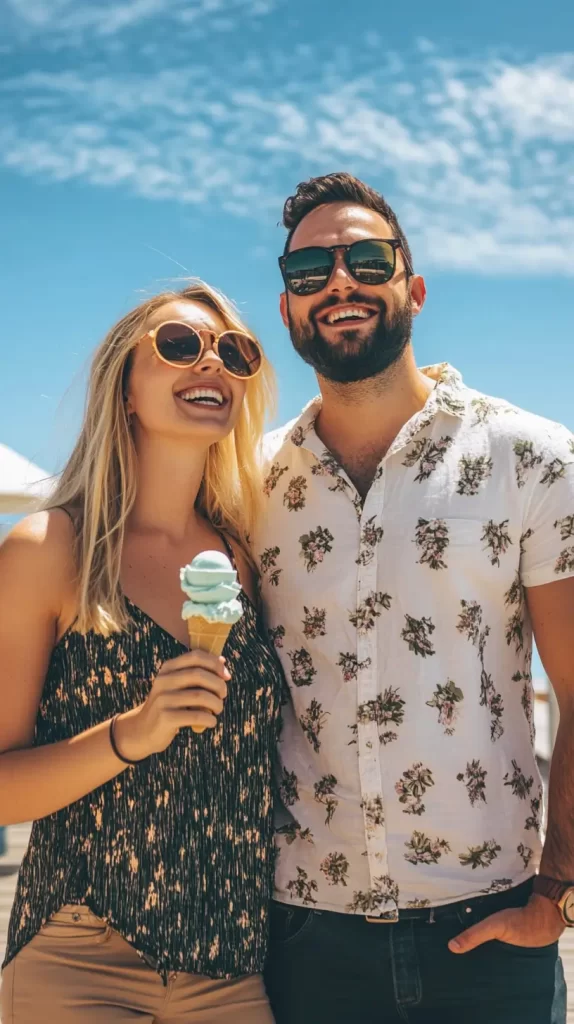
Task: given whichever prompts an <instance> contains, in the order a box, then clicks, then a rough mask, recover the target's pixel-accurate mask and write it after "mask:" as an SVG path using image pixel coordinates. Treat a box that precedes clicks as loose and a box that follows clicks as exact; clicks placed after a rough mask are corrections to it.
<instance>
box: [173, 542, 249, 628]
mask: <svg viewBox="0 0 574 1024" xmlns="http://www.w3.org/2000/svg"><path fill="white" fill-rule="evenodd" d="M179 578H180V581H181V589H182V590H183V591H184V593H185V594H186V595H187V597H188V600H187V601H184V604H183V608H182V610H181V617H182V618H183V619H191V618H193V616H195V615H201V617H202V618H204V619H206V620H207V622H225V623H226V624H228V625H230V626H232V625H233V624H234V623H235V622H238V621H239V619H240V618H241V616H242V615H243V605H242V604H241V602H240V601H238V600H237V596H238V594H240V593H241V584H240V583H238V582H237V573H236V571H235V569H234V568H233V566H232V564H231V562H230V561H229V558H228V557H227V555H224V554H223V553H222V552H221V551H202V552H201V554H199V555H196V556H195V558H194V559H193V562H190V563H189V565H185V566H184V567H183V569H180V571H179Z"/></svg>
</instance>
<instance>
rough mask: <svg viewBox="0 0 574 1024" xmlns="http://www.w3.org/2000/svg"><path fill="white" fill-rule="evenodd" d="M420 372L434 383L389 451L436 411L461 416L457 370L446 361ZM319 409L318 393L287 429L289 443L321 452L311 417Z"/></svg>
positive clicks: (463, 408)
mask: <svg viewBox="0 0 574 1024" xmlns="http://www.w3.org/2000/svg"><path fill="white" fill-rule="evenodd" d="M420 370H421V373H424V374H425V376H427V377H429V378H430V379H431V380H435V381H436V386H435V387H434V388H433V390H432V391H431V393H430V395H429V397H428V399H427V401H426V403H425V405H424V407H423V408H422V409H421V410H420V412H418V413H416V414H415V416H412V417H411V419H410V420H409V421H408V423H405V426H404V427H403V429H402V430H401V431H400V433H399V435H398V437H397V438H396V439H395V441H394V442H393V445H392V446H391V451H396V450H397V449H398V448H402V447H404V445H405V444H407V443H408V440H410V439H411V438H412V437H414V435H415V434H418V432H419V431H420V430H423V429H424V428H425V427H427V426H428V425H429V424H430V423H431V422H432V420H433V419H434V417H435V416H436V414H437V412H442V413H446V415H447V416H455V417H457V418H458V419H462V418H463V417H464V414H465V412H466V393H467V389H466V387H465V385H464V383H463V379H462V376H461V374H460V373H459V371H458V370H455V368H454V366H451V365H450V363H436V364H434V365H433V366H421V368H420ZM320 409H321V396H320V395H317V396H316V397H315V398H313V399H311V401H310V402H309V403H308V404H307V405H306V406H305V408H304V409H303V411H302V413H301V415H300V416H299V418H298V420H297V421H296V423H295V425H294V427H293V428H292V430H291V435H290V439H291V442H292V444H294V445H296V446H297V447H298V448H301V447H305V448H309V449H310V450H311V451H314V452H317V448H318V446H319V447H320V449H321V451H324V446H323V444H322V443H321V442H320V441H319V438H318V437H317V434H316V433H315V420H316V419H317V416H318V415H319V410H320Z"/></svg>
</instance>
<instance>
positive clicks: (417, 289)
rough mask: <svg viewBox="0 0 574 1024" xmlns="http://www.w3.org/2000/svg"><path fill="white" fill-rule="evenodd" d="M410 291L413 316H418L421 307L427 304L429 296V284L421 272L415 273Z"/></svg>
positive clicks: (410, 282)
mask: <svg viewBox="0 0 574 1024" xmlns="http://www.w3.org/2000/svg"><path fill="white" fill-rule="evenodd" d="M409 285H410V293H411V299H412V304H413V305H412V308H413V316H418V314H419V313H420V311H421V309H422V308H423V306H424V304H425V300H426V297H427V286H426V284H425V279H424V277H421V275H420V274H415V275H414V276H413V277H411V279H410V281H409Z"/></svg>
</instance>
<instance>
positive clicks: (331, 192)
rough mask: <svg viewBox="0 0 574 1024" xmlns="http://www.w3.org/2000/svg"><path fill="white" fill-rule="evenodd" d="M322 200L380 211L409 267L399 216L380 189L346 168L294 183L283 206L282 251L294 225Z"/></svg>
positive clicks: (410, 260)
mask: <svg viewBox="0 0 574 1024" xmlns="http://www.w3.org/2000/svg"><path fill="white" fill-rule="evenodd" d="M325 203H355V204H356V205H357V206H365V207H366V208H367V209H368V210H375V211H376V212H377V213H380V214H381V216H382V217H384V218H385V220H386V221H388V222H389V224H390V225H391V228H392V230H393V232H394V234H395V236H396V237H397V238H398V240H399V242H400V243H401V249H402V250H403V253H404V255H405V256H406V259H407V262H408V264H409V267H410V268H412V265H413V260H412V256H411V250H410V248H409V243H408V242H407V239H406V237H405V234H404V232H403V229H402V228H401V225H400V224H399V221H398V217H397V216H396V214H395V213H394V211H393V210H392V209H391V207H390V206H389V204H388V203H387V201H386V199H385V198H384V196H382V195H381V194H380V192H375V190H374V188H371V187H370V185H365V183H364V182H363V181H360V180H359V178H355V177H354V176H353V175H352V174H347V173H346V171H337V172H335V174H323V175H321V177H319V178H310V179H309V181H302V182H301V183H300V184H299V185H297V188H296V190H295V195H293V196H289V198H288V199H287V200H286V202H285V206H284V207H283V226H284V227H286V228H287V231H288V232H289V233H288V235H287V239H286V241H285V249H284V250H283V254H284V255H286V254H287V253H288V251H289V246H290V245H291V239H292V237H293V234H294V232H295V229H296V228H297V227H298V226H299V224H300V223H301V221H302V220H303V218H304V217H306V216H307V214H308V213H311V210H315V209H316V207H317V206H323V205H324V204H325ZM407 272H408V270H407Z"/></svg>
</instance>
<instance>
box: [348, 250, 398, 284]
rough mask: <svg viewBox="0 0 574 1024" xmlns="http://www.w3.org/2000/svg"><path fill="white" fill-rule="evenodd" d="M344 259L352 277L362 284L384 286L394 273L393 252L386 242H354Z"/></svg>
mask: <svg viewBox="0 0 574 1024" xmlns="http://www.w3.org/2000/svg"><path fill="white" fill-rule="evenodd" d="M346 259H347V266H348V268H349V270H350V271H351V273H352V275H353V277H355V278H356V279H357V281H361V282H362V284H374V285H377V284H385V282H386V281H390V279H391V277H392V276H393V274H394V272H395V250H394V248H393V246H392V245H389V243H388V242H380V241H377V240H375V239H365V241H364V242H355V244H354V245H353V246H352V247H351V249H349V251H348V253H347V257H346Z"/></svg>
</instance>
